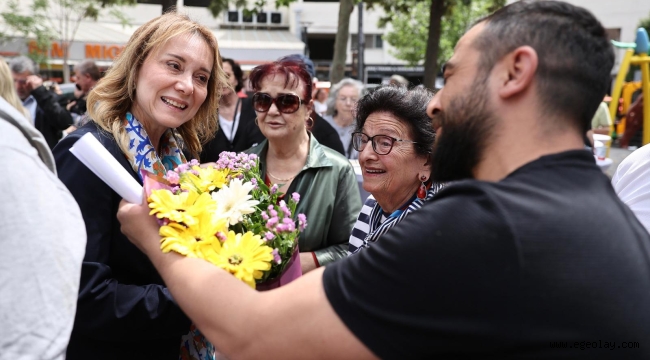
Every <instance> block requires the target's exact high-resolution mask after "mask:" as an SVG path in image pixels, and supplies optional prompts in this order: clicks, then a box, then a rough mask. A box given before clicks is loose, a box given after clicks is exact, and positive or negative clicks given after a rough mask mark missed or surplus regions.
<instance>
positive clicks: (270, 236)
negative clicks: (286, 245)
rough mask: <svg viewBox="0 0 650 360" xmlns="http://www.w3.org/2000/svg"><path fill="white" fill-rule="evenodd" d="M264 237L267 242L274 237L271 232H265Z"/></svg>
mask: <svg viewBox="0 0 650 360" xmlns="http://www.w3.org/2000/svg"><path fill="white" fill-rule="evenodd" d="M264 237H265V238H266V240H267V241H271V240H273V239H274V238H275V235H273V233H272V232H270V231H267V232H266V234H264Z"/></svg>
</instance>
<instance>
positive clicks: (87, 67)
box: [75, 60, 102, 81]
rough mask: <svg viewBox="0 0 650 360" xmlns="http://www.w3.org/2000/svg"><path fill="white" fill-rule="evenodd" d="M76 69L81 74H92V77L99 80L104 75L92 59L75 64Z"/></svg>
mask: <svg viewBox="0 0 650 360" xmlns="http://www.w3.org/2000/svg"><path fill="white" fill-rule="evenodd" d="M75 71H78V72H79V73H80V74H86V75H88V76H90V78H91V79H93V80H95V81H99V79H100V78H101V77H102V73H101V72H100V71H99V68H98V67H97V65H96V64H95V62H94V61H92V60H84V61H82V62H80V63H79V64H77V66H75Z"/></svg>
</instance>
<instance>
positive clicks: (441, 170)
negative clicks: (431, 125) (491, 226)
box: [431, 79, 496, 182]
mask: <svg viewBox="0 0 650 360" xmlns="http://www.w3.org/2000/svg"><path fill="white" fill-rule="evenodd" d="M486 80H487V79H477V81H475V82H474V83H473V84H472V86H471V88H472V90H471V91H470V93H469V94H467V95H465V96H462V95H461V96H458V97H457V98H455V99H453V100H452V101H451V102H450V104H449V107H448V108H447V109H446V110H444V111H441V112H439V113H438V114H437V115H435V116H436V119H435V120H436V121H438V122H439V123H440V124H441V127H442V134H440V135H441V136H440V137H437V138H436V141H435V144H434V146H433V152H432V154H431V159H432V164H431V178H432V179H433V181H436V182H448V181H456V180H462V179H471V178H473V177H474V174H473V170H474V168H475V167H476V166H477V165H478V163H479V162H480V161H481V160H482V159H483V157H484V156H485V155H486V154H485V149H486V147H487V144H488V140H489V138H490V137H491V136H492V135H493V130H494V125H495V122H496V120H495V119H494V117H493V114H492V112H491V111H490V109H489V108H488V91H487V85H486V82H487V81H486Z"/></svg>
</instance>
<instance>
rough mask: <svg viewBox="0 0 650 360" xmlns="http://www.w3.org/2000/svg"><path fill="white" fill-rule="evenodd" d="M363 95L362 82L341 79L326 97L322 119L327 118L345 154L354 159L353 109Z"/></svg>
mask: <svg viewBox="0 0 650 360" xmlns="http://www.w3.org/2000/svg"><path fill="white" fill-rule="evenodd" d="M362 95H363V83H361V82H360V81H358V80H354V79H347V78H346V79H343V80H341V81H339V82H338V83H337V84H336V85H334V86H332V88H331V89H330V95H329V98H327V111H326V113H325V114H326V115H325V116H323V119H325V120H327V122H329V123H330V124H331V125H332V126H333V127H334V129H336V132H338V134H339V138H340V139H341V143H342V144H343V148H344V149H345V156H346V157H347V158H348V159H356V158H358V157H359V154H358V153H357V151H356V150H354V147H353V146H352V132H353V131H354V129H355V127H354V116H355V114H354V109H355V107H356V105H357V101H359V98H361V96H362Z"/></svg>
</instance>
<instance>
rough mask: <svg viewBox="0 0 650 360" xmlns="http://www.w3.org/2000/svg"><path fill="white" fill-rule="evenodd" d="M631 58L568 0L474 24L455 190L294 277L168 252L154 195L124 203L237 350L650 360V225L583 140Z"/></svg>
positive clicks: (448, 105)
mask: <svg viewBox="0 0 650 360" xmlns="http://www.w3.org/2000/svg"><path fill="white" fill-rule="evenodd" d="M614 58H615V56H614V50H613V48H612V44H611V43H610V41H609V38H608V36H607V32H606V31H605V28H604V27H603V26H602V24H600V22H599V21H598V20H597V19H596V17H594V16H593V15H592V14H591V13H590V12H589V11H587V10H586V9H583V8H580V7H577V6H574V5H571V4H568V3H565V2H558V1H518V2H514V3H512V4H509V5H507V6H505V7H502V8H501V9H499V10H497V11H496V12H495V13H493V14H491V15H489V16H488V17H487V18H485V19H482V20H481V21H479V22H478V23H476V24H474V25H473V26H472V27H471V28H470V29H469V30H468V31H467V33H466V34H465V35H463V37H461V39H460V40H459V41H458V44H456V47H455V50H454V54H453V56H452V57H451V58H450V59H449V61H448V62H447V63H446V65H445V69H444V77H445V79H446V84H445V86H444V87H443V88H442V89H441V90H440V91H439V92H438V93H436V95H435V96H434V97H433V99H432V100H431V102H430V103H429V106H428V108H427V114H429V116H431V117H432V118H433V126H434V129H435V130H436V140H435V144H434V147H433V151H432V154H431V158H432V161H431V166H432V171H431V175H432V177H433V180H434V181H437V182H449V181H454V184H450V185H448V186H446V187H445V188H444V189H443V190H441V191H440V192H439V193H438V194H436V196H435V198H434V201H430V202H427V203H425V204H424V205H423V206H422V208H420V209H419V210H417V211H415V212H414V213H413V214H411V215H410V216H408V217H407V218H406V219H404V220H403V221H402V222H400V223H399V224H397V225H396V226H395V227H393V228H392V229H390V230H389V231H388V232H386V233H385V234H384V235H383V236H382V237H381V238H380V239H379V240H378V241H377V242H376V243H375V244H373V245H372V246H370V247H369V248H368V249H365V250H364V251H361V252H359V253H358V254H356V255H353V256H348V257H347V258H345V259H343V260H341V261H338V262H335V263H334V264H331V265H328V266H327V267H325V268H324V269H317V270H315V271H313V272H311V273H309V274H307V275H306V276H303V277H301V278H299V279H296V280H294V281H293V282H292V283H291V284H289V285H288V286H283V287H280V288H278V289H274V290H271V291H265V292H257V291H255V290H253V289H251V288H249V287H247V285H246V284H244V283H242V282H241V281H240V280H238V279H236V278H235V277H234V276H232V275H231V274H229V273H228V272H226V271H223V270H221V269H220V268H218V267H216V266H213V265H212V264H209V263H207V262H205V261H203V260H200V259H192V258H188V257H183V256H181V255H178V254H173V253H168V254H164V253H163V252H162V251H160V235H159V234H158V224H157V222H156V219H155V218H154V217H153V216H150V215H149V208H148V207H147V206H146V204H128V203H126V202H123V203H122V205H121V208H120V212H119V214H118V218H119V219H120V221H121V222H122V230H123V231H124V232H125V233H126V234H128V235H127V236H128V237H129V238H130V239H131V240H132V241H133V242H134V243H135V244H137V246H139V247H140V248H141V249H143V250H144V251H145V252H146V253H147V255H148V256H149V258H150V259H151V260H152V262H153V263H154V264H155V266H156V268H157V269H159V271H161V273H162V276H163V278H164V279H165V283H166V284H167V285H168V286H169V289H170V290H171V292H172V293H173V294H174V297H175V299H177V300H178V302H179V304H180V305H181V307H182V308H183V309H184V310H185V311H186V312H187V314H188V315H189V316H190V317H191V318H192V319H193V320H194V321H195V322H196V324H197V326H198V327H199V328H200V329H201V330H202V331H204V333H205V335H206V336H207V337H208V339H210V340H211V341H214V342H215V345H216V346H217V347H218V348H219V349H220V350H222V351H223V353H224V354H225V355H226V356H228V357H241V358H255V357H265V358H296V359H307V358H313V357H319V358H324V359H328V358H332V359H374V358H381V359H405V358H408V359H414V358H417V359H436V358H442V359H488V358H489V359H585V360H587V359H599V360H600V359H612V360H613V359H621V358H626V359H649V358H650V347H648V346H644V345H643V344H644V342H647V339H650V306H648V304H650V276H648V269H650V235H649V234H648V232H647V231H646V230H645V229H644V228H643V226H642V225H641V224H640V223H639V221H638V220H637V219H636V218H635V216H634V214H633V213H632V212H631V211H630V210H629V209H628V208H627V206H625V205H624V204H623V203H622V202H621V201H620V200H619V199H618V197H617V196H616V194H615V193H614V190H613V189H612V186H611V185H610V182H609V179H608V178H607V176H606V175H605V174H603V173H602V171H601V170H600V169H599V168H598V166H596V164H595V163H594V157H593V155H591V154H589V153H588V152H586V151H584V149H583V142H582V137H583V135H584V133H585V131H586V127H587V124H588V123H589V121H590V120H591V117H592V116H593V114H594V112H595V111H596V108H597V107H598V104H599V103H600V102H601V100H602V98H603V96H604V95H605V92H606V90H607V89H608V88H609V86H610V83H611V78H610V71H611V69H612V67H613V65H614ZM197 274H201V276H197ZM206 283H207V284H211V286H209V287H206V286H205V284H206ZM247 323H254V325H255V326H242V324H247ZM599 339H602V341H601V340H599ZM605 339H609V340H605ZM601 344H602V345H601ZM558 345H559V346H558ZM562 345H567V346H562ZM618 346H621V347H620V348H618ZM315 354H316V355H315Z"/></svg>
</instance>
